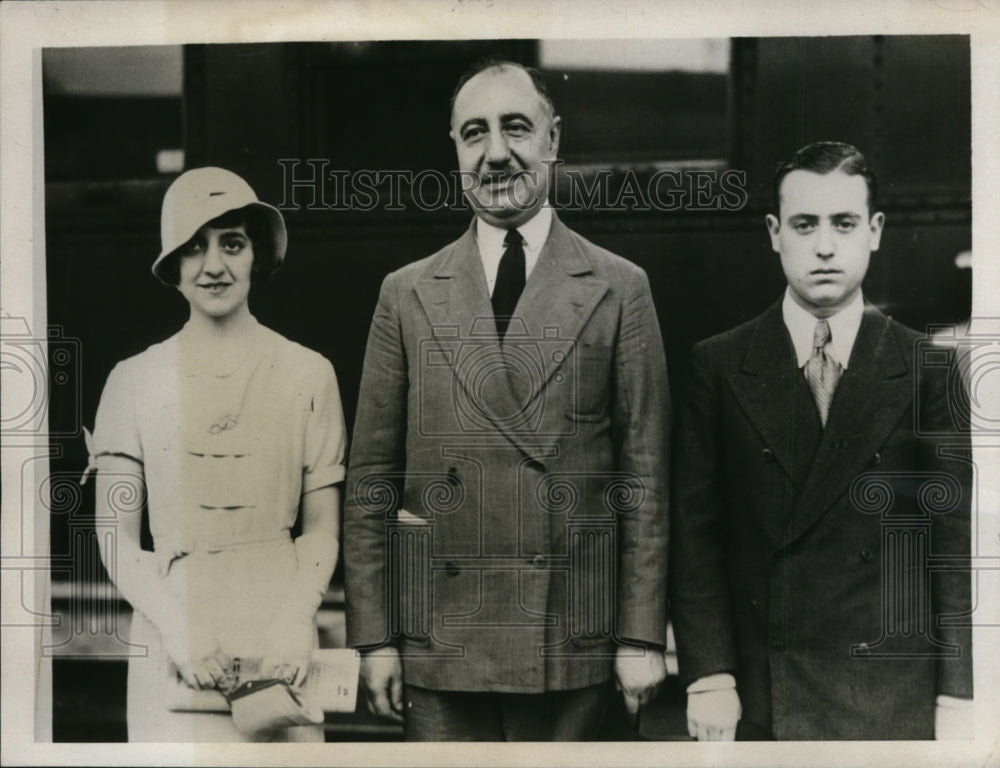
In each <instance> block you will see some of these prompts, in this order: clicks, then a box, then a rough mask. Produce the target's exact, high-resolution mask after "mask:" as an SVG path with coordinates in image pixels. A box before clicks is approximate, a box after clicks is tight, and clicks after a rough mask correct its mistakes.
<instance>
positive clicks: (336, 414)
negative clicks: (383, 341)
mask: <svg viewBox="0 0 1000 768" xmlns="http://www.w3.org/2000/svg"><path fill="white" fill-rule="evenodd" d="M316 382H317V383H316V388H315V390H314V391H313V395H312V401H311V402H310V413H309V418H308V419H307V421H306V436H305V457H304V458H305V466H304V467H303V473H302V492H303V493H308V492H309V491H314V490H316V489H317V488H324V487H325V486H328V485H334V484H335V483H339V482H341V481H342V480H343V479H344V475H345V472H346V470H345V467H344V462H345V458H346V455H347V435H346V429H345V427H344V409H343V407H342V406H341V403H340V389H339V387H338V386H337V377H336V374H334V372H333V366H332V365H330V363H329V362H328V361H326V360H324V361H323V364H322V366H321V367H318V370H317V376H316Z"/></svg>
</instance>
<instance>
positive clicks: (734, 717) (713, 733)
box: [687, 675, 743, 741]
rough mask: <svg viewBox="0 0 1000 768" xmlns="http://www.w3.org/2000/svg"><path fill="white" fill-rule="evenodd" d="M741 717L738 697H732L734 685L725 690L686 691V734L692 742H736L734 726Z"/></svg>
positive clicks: (734, 693)
mask: <svg viewBox="0 0 1000 768" xmlns="http://www.w3.org/2000/svg"><path fill="white" fill-rule="evenodd" d="M719 677H729V675H724V676H721V675H720V676H719ZM705 679H707V678H705ZM730 679H732V678H730ZM698 682H699V683H700V682H701V681H698ZM695 685H697V683H696V684H695ZM691 687H692V688H693V687H695V686H691ZM742 714H743V708H742V706H741V705H740V697H739V695H738V694H737V693H736V687H735V682H734V684H733V685H732V686H730V687H725V688H718V689H708V690H701V691H697V690H695V691H692V690H690V689H689V690H688V702H687V721H688V734H689V735H690V736H691V738H693V739H698V741H734V740H735V739H736V724H737V723H738V722H739V720H740V715H742Z"/></svg>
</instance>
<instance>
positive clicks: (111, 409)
mask: <svg viewBox="0 0 1000 768" xmlns="http://www.w3.org/2000/svg"><path fill="white" fill-rule="evenodd" d="M130 378H131V377H130V376H129V369H128V367H126V366H124V365H123V364H122V363H119V364H118V365H116V366H115V367H114V368H113V369H112V370H111V373H110V374H109V375H108V381H107V383H106V384H105V385H104V391H103V392H102V393H101V402H100V405H98V406H97V418H96V419H95V421H94V456H95V458H100V457H101V456H127V457H128V458H130V459H134V460H136V461H138V462H140V463H141V462H142V459H143V457H142V443H141V441H140V439H139V427H138V424H137V422H136V418H135V401H134V398H133V396H132V393H133V392H134V389H135V387H134V384H135V382H133V381H131V380H130Z"/></svg>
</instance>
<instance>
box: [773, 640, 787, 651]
mask: <svg viewBox="0 0 1000 768" xmlns="http://www.w3.org/2000/svg"><path fill="white" fill-rule="evenodd" d="M784 647H785V644H784V643H782V642H781V641H780V640H772V641H771V650H772V651H781V650H783V649H784Z"/></svg>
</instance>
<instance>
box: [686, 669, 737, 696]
mask: <svg viewBox="0 0 1000 768" xmlns="http://www.w3.org/2000/svg"><path fill="white" fill-rule="evenodd" d="M735 687H736V678H735V677H733V676H732V675H731V674H729V673H728V672H719V673H718V674H715V675H707V676H706V677H699V678H698V679H697V680H695V681H694V682H693V683H691V685H689V686H688V687H687V692H688V693H705V692H707V691H727V690H730V689H732V688H735Z"/></svg>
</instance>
